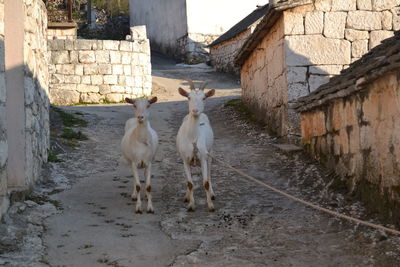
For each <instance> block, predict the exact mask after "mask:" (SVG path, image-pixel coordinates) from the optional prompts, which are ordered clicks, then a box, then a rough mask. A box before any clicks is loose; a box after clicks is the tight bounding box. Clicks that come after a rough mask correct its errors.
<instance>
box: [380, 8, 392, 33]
mask: <svg viewBox="0 0 400 267" xmlns="http://www.w3.org/2000/svg"><path fill="white" fill-rule="evenodd" d="M392 28H393V14H392V12H391V11H387V10H386V11H383V12H382V29H383V30H391V29H392Z"/></svg>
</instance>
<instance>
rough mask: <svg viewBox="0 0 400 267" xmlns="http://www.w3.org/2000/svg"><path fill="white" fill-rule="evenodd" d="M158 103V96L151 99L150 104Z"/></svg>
mask: <svg viewBox="0 0 400 267" xmlns="http://www.w3.org/2000/svg"><path fill="white" fill-rule="evenodd" d="M156 102H157V97H156V96H155V97H153V98H151V99H149V104H153V103H156Z"/></svg>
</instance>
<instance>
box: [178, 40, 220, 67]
mask: <svg viewBox="0 0 400 267" xmlns="http://www.w3.org/2000/svg"><path fill="white" fill-rule="evenodd" d="M218 37H219V35H215V34H214V35H213V34H199V33H189V34H186V35H185V36H183V37H181V38H179V39H178V40H177V41H176V42H177V44H176V52H175V57H176V58H178V59H181V60H182V61H183V62H185V63H188V64H197V63H201V62H207V61H209V60H210V54H209V53H210V49H209V48H208V47H207V46H208V45H209V44H211V43H212V42H214V40H216V39H217V38H218Z"/></svg>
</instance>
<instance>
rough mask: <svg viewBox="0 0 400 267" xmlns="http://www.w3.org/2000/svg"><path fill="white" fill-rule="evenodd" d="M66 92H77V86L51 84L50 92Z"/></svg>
mask: <svg viewBox="0 0 400 267" xmlns="http://www.w3.org/2000/svg"><path fill="white" fill-rule="evenodd" d="M53 89H54V90H64V91H74V90H76V84H69V83H64V84H50V90H53Z"/></svg>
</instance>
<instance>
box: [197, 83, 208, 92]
mask: <svg viewBox="0 0 400 267" xmlns="http://www.w3.org/2000/svg"><path fill="white" fill-rule="evenodd" d="M208 82H209V81H205V82H203V83H202V84H201V85H200V88H199V89H200V90H202V91H203V90H204V89H205V88H206V85H207V84H208Z"/></svg>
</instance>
